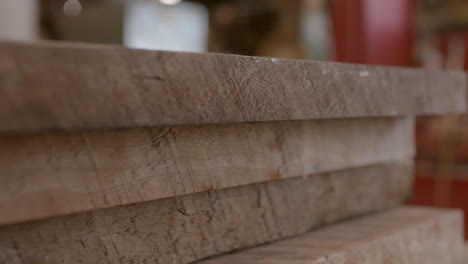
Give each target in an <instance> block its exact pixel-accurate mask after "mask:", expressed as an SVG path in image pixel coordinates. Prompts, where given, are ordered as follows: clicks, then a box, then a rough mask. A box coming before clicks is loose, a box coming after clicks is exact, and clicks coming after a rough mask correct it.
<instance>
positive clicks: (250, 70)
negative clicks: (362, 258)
mask: <svg viewBox="0 0 468 264" xmlns="http://www.w3.org/2000/svg"><path fill="white" fill-rule="evenodd" d="M465 79H466V77H465V74H464V73H461V72H460V73H457V72H439V71H431V72H430V71H424V70H419V69H409V68H392V67H378V66H366V65H352V64H340V63H329V62H314V61H301V60H283V59H271V58H259V57H246V56H237V55H222V54H206V53H205V54H191V53H182V52H163V51H148V50H136V49H126V48H121V47H116V46H99V45H88V44H69V43H67V44H64V43H53V42H44V43H36V44H20V43H13V42H1V43H0V94H1V95H2V96H0V120H1V122H0V132H25V131H39V130H51V129H53V130H55V129H67V130H71V129H73V130H76V129H80V130H81V129H96V128H123V127H124V128H129V127H142V126H145V127H146V126H161V125H180V124H184V125H185V124H207V123H236V122H247V121H274V120H297V119H317V118H318V119H325V118H344V117H369V116H401V115H418V114H435V113H450V112H463V111H465V110H466V96H465V95H466V80H465Z"/></svg>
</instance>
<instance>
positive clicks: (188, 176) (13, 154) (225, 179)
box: [0, 118, 414, 224]
mask: <svg viewBox="0 0 468 264" xmlns="http://www.w3.org/2000/svg"><path fill="white" fill-rule="evenodd" d="M413 133H414V132H413V119H412V118H370V119H355V120H351V119H341V120H303V121H278V122H262V123H255V124H249V123H239V124H224V125H203V126H176V127H164V128H151V129H150V128H141V129H132V130H121V131H99V132H97V131H94V132H49V133H37V134H26V135H3V136H2V137H0V182H1V184H0V224H10V223H15V222H24V221H31V220H35V219H40V218H46V217H52V216H58V215H65V214H71V213H77V212H81V211H86V210H93V209H99V208H106V207H112V206H118V205H125V204H132V203H139V202H145V201H150V200H154V199H161V198H167V197H172V196H178V195H185V194H190V193H196V192H202V191H207V190H215V189H222V188H228V187H235V186H240V185H246V184H252V183H258V182H265V181H271V180H278V179H285V178H291V177H309V176H310V177H314V174H317V173H321V172H327V171H333V170H346V169H348V168H353V167H359V166H366V165H371V164H378V163H385V162H390V161H397V160H401V161H407V162H408V163H411V162H410V161H411V160H412V159H413V155H414V142H413V136H412V135H413Z"/></svg>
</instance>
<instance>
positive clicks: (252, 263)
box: [196, 207, 465, 264]
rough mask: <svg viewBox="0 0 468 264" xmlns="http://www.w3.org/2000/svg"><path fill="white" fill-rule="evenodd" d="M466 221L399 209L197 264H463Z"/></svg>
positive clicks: (453, 213) (450, 213)
mask: <svg viewBox="0 0 468 264" xmlns="http://www.w3.org/2000/svg"><path fill="white" fill-rule="evenodd" d="M463 253H464V241H463V215H462V214H461V212H460V211H457V210H440V209H429V208H422V207H421V208H419V207H400V208H397V209H393V210H391V211H389V212H384V213H380V214H376V215H370V216H366V217H363V218H361V219H357V220H351V221H348V222H343V223H340V224H336V225H333V226H330V227H326V228H323V229H319V230H318V231H314V232H310V233H307V234H304V235H300V236H297V237H294V238H290V239H286V240H282V241H279V242H275V243H272V244H269V245H265V246H259V247H257V248H252V249H248V250H244V251H240V252H238V253H234V254H229V255H225V256H219V257H214V258H212V259H209V260H205V261H199V262H196V264H215V263H216V264H237V263H249V264H260V263H278V264H279V263H284V264H288V263H291V264H292V263H294V264H300V263H304V264H305V263H308V264H342V263H406V264H420V263H425V264H438V263H447V264H461V263H465V262H463V261H462V259H463V255H464V254H463Z"/></svg>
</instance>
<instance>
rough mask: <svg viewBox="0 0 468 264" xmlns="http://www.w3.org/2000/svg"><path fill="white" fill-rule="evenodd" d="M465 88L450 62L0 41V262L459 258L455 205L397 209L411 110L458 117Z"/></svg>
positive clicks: (405, 192)
mask: <svg viewBox="0 0 468 264" xmlns="http://www.w3.org/2000/svg"><path fill="white" fill-rule="evenodd" d="M465 89H466V80H465V76H464V74H463V73H456V72H427V71H422V70H417V69H403V68H386V67H371V66H365V65H349V64H338V63H325V62H312V61H298V60H278V59H273V58H259V57H245V56H233V55H220V54H191V53H174V52H163V51H145V50H133V49H125V48H121V47H114V46H95V45H83V44H59V43H53V42H52V43H51V42H44V43H35V44H22V43H13V42H3V43H0V93H1V94H2V96H1V97H0V120H1V122H0V180H1V182H2V184H1V185H0V263H177V264H187V263H192V262H196V261H201V263H205V262H206V263H238V262H240V261H244V262H248V263H344V262H346V263H360V262H361V260H366V261H370V262H369V263H440V262H435V261H436V260H438V259H439V260H440V259H441V258H440V256H441V254H442V255H443V256H446V255H450V256H451V257H450V258H447V257H445V258H444V263H454V264H459V263H461V262H460V261H462V258H463V254H464V253H463V240H462V231H463V227H462V220H463V219H462V215H460V213H458V212H453V211H439V210H433V209H421V208H404V207H400V208H398V206H399V205H400V204H402V203H403V202H404V201H405V200H406V199H407V198H408V197H409V196H410V195H411V186H412V163H413V162H412V160H413V155H414V141H413V133H414V131H413V126H414V118H413V117H414V116H415V115H427V114H445V113H457V112H462V111H465V109H466V91H465ZM392 208H393V209H392ZM388 210H389V211H388ZM381 211H382V212H381ZM371 213H372V214H371ZM368 214H371V215H369V216H365V215H368ZM356 217H362V218H359V219H356V220H349V221H348V220H347V219H350V218H356ZM343 220H347V221H343ZM336 222H340V223H339V224H336V225H334V223H336ZM329 224H332V225H329ZM311 230H316V231H312V232H311ZM267 243H271V244H268V245H265V246H261V247H257V246H260V245H263V244H267ZM248 248H251V249H248ZM244 249H247V250H245V251H244ZM239 250H240V251H239ZM232 251H239V253H236V254H228V255H224V254H227V253H229V252H232ZM221 255H223V256H221ZM403 260H404V261H403ZM426 260H427V261H426ZM430 261H432V262H430Z"/></svg>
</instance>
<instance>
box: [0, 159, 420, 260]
mask: <svg viewBox="0 0 468 264" xmlns="http://www.w3.org/2000/svg"><path fill="white" fill-rule="evenodd" d="M411 185H412V177H411V166H409V165H408V164H405V163H388V164H381V165H374V166H367V167H362V168H355V169H349V170H343V171H335V172H330V173H323V174H318V175H315V176H314V177H308V178H307V177H296V178H290V179H284V180H277V181H270V182H264V183H258V184H249V185H244V186H239V187H233V188H226V189H220V190H214V191H208V192H200V193H195V194H189V195H182V196H177V197H171V198H167V199H159V200H155V201H150V202H144V203H138V204H133V205H125V206H118V207H112V208H106V209H100V210H94V211H89V212H84V213H79V214H73V215H69V216H62V217H56V218H51V219H47V220H41V221H33V222H29V223H23V224H16V225H10V226H3V227H0V263H9V264H20V263H21V264H26V263H36V264H42V263H44V264H56V263H70V264H74V263H110V264H112V263H131V262H133V263H174V264H187V263H192V262H193V261H196V260H201V259H203V258H206V257H210V256H215V255H219V254H223V253H227V252H230V251H232V250H237V249H242V248H248V247H252V246H257V245H261V244H264V243H267V242H272V241H276V240H278V239H282V238H285V237H290V236H293V235H297V234H301V233H304V232H306V231H307V230H310V229H311V228H317V227H319V226H322V225H325V224H327V223H332V222H335V221H337V220H340V219H345V218H348V217H352V216H356V215H360V214H364V213H369V212H372V211H376V210H382V209H385V208H389V207H393V206H396V205H398V204H401V203H402V202H403V201H404V200H405V199H406V198H407V197H408V196H409V194H410V191H411Z"/></svg>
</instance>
